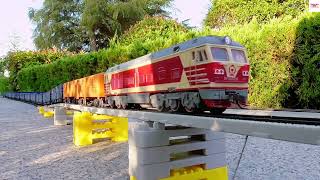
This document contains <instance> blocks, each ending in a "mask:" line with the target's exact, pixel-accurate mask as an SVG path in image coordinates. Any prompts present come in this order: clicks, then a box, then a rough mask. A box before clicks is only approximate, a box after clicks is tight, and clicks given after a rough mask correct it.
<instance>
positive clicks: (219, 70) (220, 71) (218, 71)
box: [214, 69, 224, 75]
mask: <svg viewBox="0 0 320 180" xmlns="http://www.w3.org/2000/svg"><path fill="white" fill-rule="evenodd" d="M214 74H217V75H224V70H223V69H215V70H214Z"/></svg>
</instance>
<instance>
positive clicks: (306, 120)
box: [87, 106, 320, 126]
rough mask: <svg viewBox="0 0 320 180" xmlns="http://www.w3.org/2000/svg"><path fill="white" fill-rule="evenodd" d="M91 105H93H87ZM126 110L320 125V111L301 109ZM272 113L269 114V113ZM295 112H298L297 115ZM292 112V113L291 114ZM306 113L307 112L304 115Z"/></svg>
mask: <svg viewBox="0 0 320 180" xmlns="http://www.w3.org/2000/svg"><path fill="white" fill-rule="evenodd" d="M87 107H91V106H87ZM104 109H109V110H120V111H121V110H122V109H112V108H109V107H104ZM233 110H235V111H237V112H236V113H232V111H233ZM124 111H132V112H148V113H166V114H174V115H188V116H194V117H212V118H221V119H237V120H247V121H258V122H275V123H289V124H299V125H315V126H320V113H318V112H303V111H301V110H299V111H294V110H291V111H287V110H286V111H270V110H267V111H263V110H252V109H248V110H243V109H242V110H238V109H229V110H228V111H227V112H225V113H223V114H221V115H214V114H211V113H210V112H209V111H204V112H202V113H193V114H190V113H186V112H159V111H157V110H155V109H141V110H136V109H126V110H124ZM239 111H242V112H243V114H240V113H239ZM248 112H261V113H260V114H259V113H252V114H250V113H248ZM270 112H285V113H288V116H281V115H277V114H276V115H272V113H270ZM269 113H270V115H267V114H269ZM292 113H293V114H296V115H297V116H296V117H295V116H294V115H292ZM290 114H291V115H290ZM304 114H306V115H305V116H304Z"/></svg>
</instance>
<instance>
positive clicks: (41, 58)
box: [3, 50, 70, 91]
mask: <svg viewBox="0 0 320 180" xmlns="http://www.w3.org/2000/svg"><path fill="white" fill-rule="evenodd" d="M66 54H70V53H67V52H61V51H56V50H43V51H36V52H33V51H16V52H9V53H8V54H7V56H6V57H4V58H3V61H4V62H5V63H6V68H7V69H8V70H9V72H10V78H9V81H10V84H11V85H12V87H13V90H15V91H16V90H19V89H20V88H19V86H18V84H17V74H18V72H19V71H20V70H21V69H23V68H26V67H28V66H33V65H39V64H49V63H52V62H54V61H56V60H57V59H60V58H61V57H63V56H65V55H66Z"/></svg>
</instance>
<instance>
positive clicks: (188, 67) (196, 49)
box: [104, 36, 249, 113]
mask: <svg viewBox="0 0 320 180" xmlns="http://www.w3.org/2000/svg"><path fill="white" fill-rule="evenodd" d="M104 78H105V84H104V85H105V94H106V99H105V103H108V105H109V106H110V107H112V108H124V109H126V108H129V107H137V106H141V107H145V108H147V107H153V108H156V109H157V110H159V111H166V110H170V111H179V110H182V109H183V110H185V111H187V112H195V111H197V110H210V111H211V112H212V113H222V112H223V111H224V110H225V109H226V108H228V107H230V106H232V104H237V105H239V106H243V105H246V104H247V97H248V81H249V62H248V58H247V55H246V50H245V48H244V47H243V46H242V45H240V44H239V43H237V42H234V41H232V40H231V39H230V38H229V37H220V36H205V37H199V38H195V39H192V40H189V41H187V42H184V43H180V44H177V45H175V46H172V47H170V48H166V49H163V50H160V51H158V52H155V53H152V54H148V55H145V56H143V57H140V58H137V59H134V60H131V61H128V62H126V63H123V64H120V65H117V66H114V67H112V68H109V69H108V70H107V71H106V73H105V75H104Z"/></svg>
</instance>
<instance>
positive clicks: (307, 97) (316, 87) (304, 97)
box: [291, 13, 320, 108]
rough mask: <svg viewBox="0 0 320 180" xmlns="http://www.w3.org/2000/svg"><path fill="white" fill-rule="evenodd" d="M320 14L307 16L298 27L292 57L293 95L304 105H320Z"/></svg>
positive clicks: (313, 106) (312, 106) (309, 106)
mask: <svg viewBox="0 0 320 180" xmlns="http://www.w3.org/2000/svg"><path fill="white" fill-rule="evenodd" d="M319 27H320V14H319V13H313V14H308V15H307V16H305V17H304V18H303V19H302V20H301V22H300V23H299V25H298V27H297V32H296V37H297V38H296V42H295V48H294V56H293V58H292V62H291V64H292V66H293V75H294V77H293V80H294V86H293V87H292V88H291V92H292V96H295V97H298V99H297V102H296V101H294V103H297V104H300V106H302V107H306V108H319V107H320V67H319V65H320V42H319V38H320V33H319V30H320V29H319Z"/></svg>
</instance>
